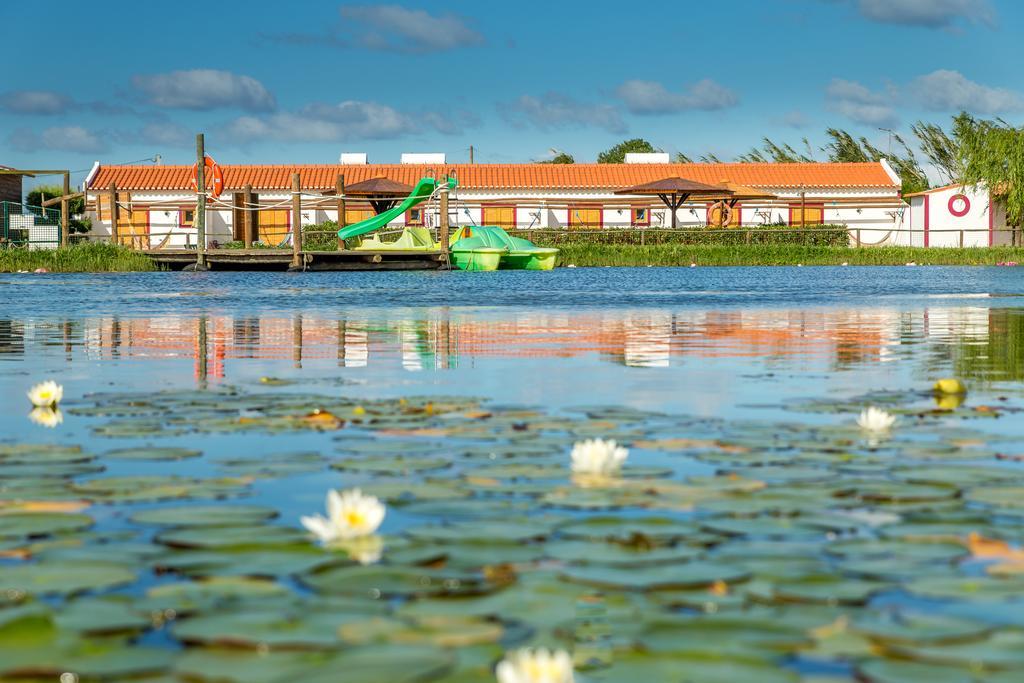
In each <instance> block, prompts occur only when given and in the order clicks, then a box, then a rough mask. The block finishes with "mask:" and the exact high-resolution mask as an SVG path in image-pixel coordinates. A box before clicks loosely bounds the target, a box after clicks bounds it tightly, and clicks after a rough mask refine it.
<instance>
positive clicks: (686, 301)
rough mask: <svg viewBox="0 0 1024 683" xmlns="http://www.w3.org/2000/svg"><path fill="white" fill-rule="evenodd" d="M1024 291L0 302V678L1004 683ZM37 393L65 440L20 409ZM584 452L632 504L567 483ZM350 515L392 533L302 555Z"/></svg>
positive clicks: (252, 286) (173, 288)
mask: <svg viewBox="0 0 1024 683" xmlns="http://www.w3.org/2000/svg"><path fill="white" fill-rule="evenodd" d="M1022 294H1024V269H1019V268H909V267H904V268H772V269H758V268H693V269H661V268H637V269H617V268H602V269H583V268H580V269H559V270H556V271H553V272H550V273H525V272H497V273H418V272H413V273H306V274H274V273H195V274H183V273H145V274H111V275H57V274H50V275H0V295H2V301H3V302H4V303H3V305H2V308H0V390H2V392H0V395H2V396H3V397H4V399H5V401H4V402H5V410H3V411H0V679H2V678H4V676H14V675H16V674H22V675H30V674H31V675H38V676H42V677H43V680H55V679H54V678H53V676H55V675H59V674H61V673H65V672H70V673H74V674H75V675H78V676H80V677H82V678H83V679H87V678H89V677H92V678H99V679H102V680H146V681H150V680H152V681H158V680H159V681H165V680H179V679H185V678H188V679H189V680H209V681H214V680H217V681H236V680H237V681H240V682H241V681H247V682H251V681H268V682H270V681H285V680H303V681H309V680H312V681H333V680H337V681H342V680H345V681H377V680H389V681H416V680H429V681H447V682H448V683H455V682H464V681H476V680H491V679H493V674H492V673H491V672H492V671H493V666H494V663H495V662H496V661H498V660H499V659H501V657H502V655H503V653H504V652H506V651H508V650H512V649H515V648H518V647H522V646H545V647H557V648H562V649H566V650H569V651H572V652H573V653H574V657H575V661H576V664H577V668H578V670H579V674H578V678H579V680H584V681H627V680H629V681H635V680H641V679H645V680H652V681H653V680H665V681H683V680H685V681H692V682H694V683H705V682H707V683H717V682H718V681H744V680H757V681H759V683H766V682H772V681H776V680H778V681H797V680H802V681H815V682H817V683H824V682H825V681H853V680H867V681H879V682H885V683H889V682H895V681H910V680H925V679H927V678H932V679H934V680H936V681H947V680H948V681H990V680H991V681H1010V680H1022V677H1024V647H1021V646H1022V645H1024V550H1020V547H1021V546H1020V543H1021V541H1022V540H1024V531H1022V529H1024V527H1022V526H1021V521H1022V518H1024V471H1022V469H1021V466H1020V465H1019V464H1018V462H1019V461H1021V460H1024V417H1022V416H1021V415H1020V411H1021V410H1022V408H1024V384H1022V380H1024V299H1021V298H1020V296H1021V295H1022ZM943 377H958V378H960V379H962V380H963V381H964V382H965V383H966V384H967V386H968V388H969V393H968V394H967V396H966V398H964V397H950V396H935V395H933V393H932V392H931V386H932V384H933V382H934V381H935V380H937V379H939V378H943ZM50 378H52V379H55V380H57V381H58V382H60V383H61V384H62V385H63V386H64V391H65V394H64V400H63V402H62V403H61V406H60V408H61V410H60V412H59V424H56V425H55V426H47V425H46V424H40V422H47V421H49V422H50V423H53V422H55V421H57V419H58V417H57V416H56V415H55V414H49V415H48V416H45V415H44V416H42V417H41V416H40V415H39V413H36V414H35V419H32V418H31V417H30V416H29V410H30V406H29V404H28V402H27V400H26V399H25V392H26V390H27V389H28V388H29V387H30V386H31V385H33V384H34V383H36V382H38V381H41V380H43V379H50ZM867 405H878V406H881V407H884V408H886V409H887V410H889V411H891V412H892V413H893V414H895V415H897V416H898V421H897V423H896V425H895V426H894V427H893V429H892V430H891V431H890V432H889V433H883V434H879V435H868V434H866V433H864V432H863V431H862V430H860V429H859V428H858V427H857V426H856V423H855V421H856V418H857V415H858V413H859V412H860V410H861V409H862V408H863V407H865V406H867ZM318 411H319V412H318ZM592 437H601V438H615V439H617V440H618V441H620V442H622V443H624V444H626V445H627V446H629V447H630V449H631V453H630V457H629V460H628V461H627V463H626V465H625V467H624V469H623V471H622V473H621V476H615V477H612V478H610V479H608V478H605V479H601V480H593V479H591V480H588V479H587V478H582V479H581V478H580V477H575V478H574V477H572V476H570V471H569V452H570V450H571V449H572V446H573V444H574V443H575V442H577V441H581V440H583V439H586V438H592ZM353 487H360V488H362V489H363V490H365V491H367V492H371V493H374V494H375V495H378V496H379V497H381V498H382V499H383V500H384V501H385V502H386V503H387V504H388V512H387V516H386V518H385V521H384V523H383V525H382V527H381V528H380V530H379V533H378V534H377V535H376V536H374V537H373V539H372V540H371V541H364V542H363V545H358V544H356V546H353V545H352V544H344V545H343V546H335V547H328V548H320V547H319V546H317V545H316V544H315V542H314V541H313V540H312V539H310V538H308V537H307V536H306V533H305V532H304V531H303V530H302V528H301V526H300V524H299V517H300V516H302V515H310V514H314V513H323V508H324V496H325V494H326V492H327V491H328V490H329V489H332V488H334V489H347V488H353ZM340 671H344V672H346V675H344V676H343V675H340V674H339V672H340ZM680 672H685V675H683V673H680ZM858 676H859V679H858V678H856V677H858Z"/></svg>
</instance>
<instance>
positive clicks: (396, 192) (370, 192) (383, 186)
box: [345, 177, 414, 197]
mask: <svg viewBox="0 0 1024 683" xmlns="http://www.w3.org/2000/svg"><path fill="white" fill-rule="evenodd" d="M413 189H414V188H412V187H410V186H409V185H406V184H404V183H400V182H398V181H396V180H391V178H385V177H379V178H370V179H369V180H364V181H363V182H361V183H353V184H351V185H347V186H346V187H345V194H346V195H359V196H361V197H407V196H409V195H410V194H412V191H413Z"/></svg>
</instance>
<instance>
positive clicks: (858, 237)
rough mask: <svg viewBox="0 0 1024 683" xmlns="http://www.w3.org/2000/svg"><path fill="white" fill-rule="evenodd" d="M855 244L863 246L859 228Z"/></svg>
mask: <svg viewBox="0 0 1024 683" xmlns="http://www.w3.org/2000/svg"><path fill="white" fill-rule="evenodd" d="M857 246H858V247H861V246H863V242H861V241H860V228H857Z"/></svg>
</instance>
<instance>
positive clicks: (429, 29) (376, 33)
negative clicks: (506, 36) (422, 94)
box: [341, 5, 484, 52]
mask: <svg viewBox="0 0 1024 683" xmlns="http://www.w3.org/2000/svg"><path fill="white" fill-rule="evenodd" d="M341 16H342V18H343V19H345V20H348V21H351V22H354V23H357V24H359V25H360V26H359V27H358V29H354V30H353V29H352V27H345V29H346V30H345V33H349V34H350V35H358V36H359V38H358V42H359V44H361V45H362V46H363V47H367V48H370V49H375V50H397V51H401V52H440V51H443V50H453V49H456V48H460V47H467V46H471V45H482V44H483V43H484V37H483V36H482V35H480V33H478V32H477V31H475V30H473V29H471V28H470V27H469V26H468V25H467V24H466V21H465V20H464V19H463V18H462V17H459V16H456V15H454V14H442V15H436V16H435V15H432V14H429V13H428V12H426V11H424V10H413V9H407V8H405V7H400V6H398V5H347V6H344V7H342V8H341ZM350 31H352V32H351V33H350Z"/></svg>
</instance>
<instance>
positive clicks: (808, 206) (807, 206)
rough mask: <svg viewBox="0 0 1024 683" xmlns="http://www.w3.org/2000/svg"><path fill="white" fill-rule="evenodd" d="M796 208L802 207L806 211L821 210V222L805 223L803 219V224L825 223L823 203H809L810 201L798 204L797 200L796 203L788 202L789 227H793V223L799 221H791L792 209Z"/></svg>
mask: <svg viewBox="0 0 1024 683" xmlns="http://www.w3.org/2000/svg"><path fill="white" fill-rule="evenodd" d="M798 209H803V210H804V211H807V210H808V209H820V210H821V222H820V223H807V222H806V221H805V222H804V225H825V205H824V204H810V203H807V204H800V203H799V202H797V203H796V204H790V205H789V227H793V226H794V225H799V223H794V222H793V211H795V210H798Z"/></svg>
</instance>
